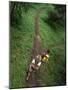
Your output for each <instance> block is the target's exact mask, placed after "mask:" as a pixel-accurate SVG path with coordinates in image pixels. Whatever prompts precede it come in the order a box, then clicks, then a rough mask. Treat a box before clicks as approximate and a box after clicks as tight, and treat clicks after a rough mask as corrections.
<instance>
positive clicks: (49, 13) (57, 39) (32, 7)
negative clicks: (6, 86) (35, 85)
mask: <svg viewBox="0 0 68 90" xmlns="http://www.w3.org/2000/svg"><path fill="white" fill-rule="evenodd" d="M9 6H10V88H19V87H27V85H26V81H25V80H26V71H27V68H28V64H29V61H30V57H31V50H32V47H33V38H34V30H35V22H34V20H35V15H36V13H37V11H38V10H40V9H41V8H43V9H44V10H43V11H42V12H41V14H40V36H41V45H42V48H49V49H50V50H51V54H50V59H49V63H48V64H47V63H43V64H42V66H41V68H40V70H39V71H38V72H37V81H38V82H39V86H54V85H65V84H66V58H65V22H66V21H65V19H66V18H65V17H66V16H65V13H66V11H65V10H66V6H65V5H54V4H40V3H25V2H10V4H9Z"/></svg>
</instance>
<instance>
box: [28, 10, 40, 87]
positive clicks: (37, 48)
mask: <svg viewBox="0 0 68 90" xmlns="http://www.w3.org/2000/svg"><path fill="white" fill-rule="evenodd" d="M39 13H40V12H39V11H38V12H37V14H36V16H35V34H34V43H33V49H32V55H31V60H32V59H33V58H35V57H36V55H37V54H38V53H39V52H40V48H41V46H40V35H39V33H40V31H39ZM27 86H28V87H36V86H38V85H37V77H36V72H32V74H31V76H30V78H29V80H28V82H27Z"/></svg>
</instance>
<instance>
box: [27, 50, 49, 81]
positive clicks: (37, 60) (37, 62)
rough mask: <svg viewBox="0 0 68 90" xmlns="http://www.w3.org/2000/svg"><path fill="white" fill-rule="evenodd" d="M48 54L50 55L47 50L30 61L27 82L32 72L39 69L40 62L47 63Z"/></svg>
mask: <svg viewBox="0 0 68 90" xmlns="http://www.w3.org/2000/svg"><path fill="white" fill-rule="evenodd" d="M49 53H50V50H49V49H48V50H46V51H44V52H43V53H41V54H39V55H37V56H36V58H34V59H33V60H32V62H31V64H30V66H29V71H28V76H27V80H28V79H29V77H30V74H31V72H32V71H34V70H38V69H39V68H40V66H41V64H42V62H48V59H49Z"/></svg>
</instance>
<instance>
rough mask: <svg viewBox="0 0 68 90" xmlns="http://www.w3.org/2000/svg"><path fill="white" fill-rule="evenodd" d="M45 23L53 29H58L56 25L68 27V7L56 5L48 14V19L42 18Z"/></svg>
mask: <svg viewBox="0 0 68 90" xmlns="http://www.w3.org/2000/svg"><path fill="white" fill-rule="evenodd" d="M42 20H43V21H44V22H47V23H48V24H49V25H50V26H51V27H52V28H54V29H56V28H57V27H56V25H57V26H58V27H59V25H61V26H63V27H65V25H66V6H65V5H54V10H53V11H49V12H48V17H47V18H46V19H45V17H44V18H42Z"/></svg>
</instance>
